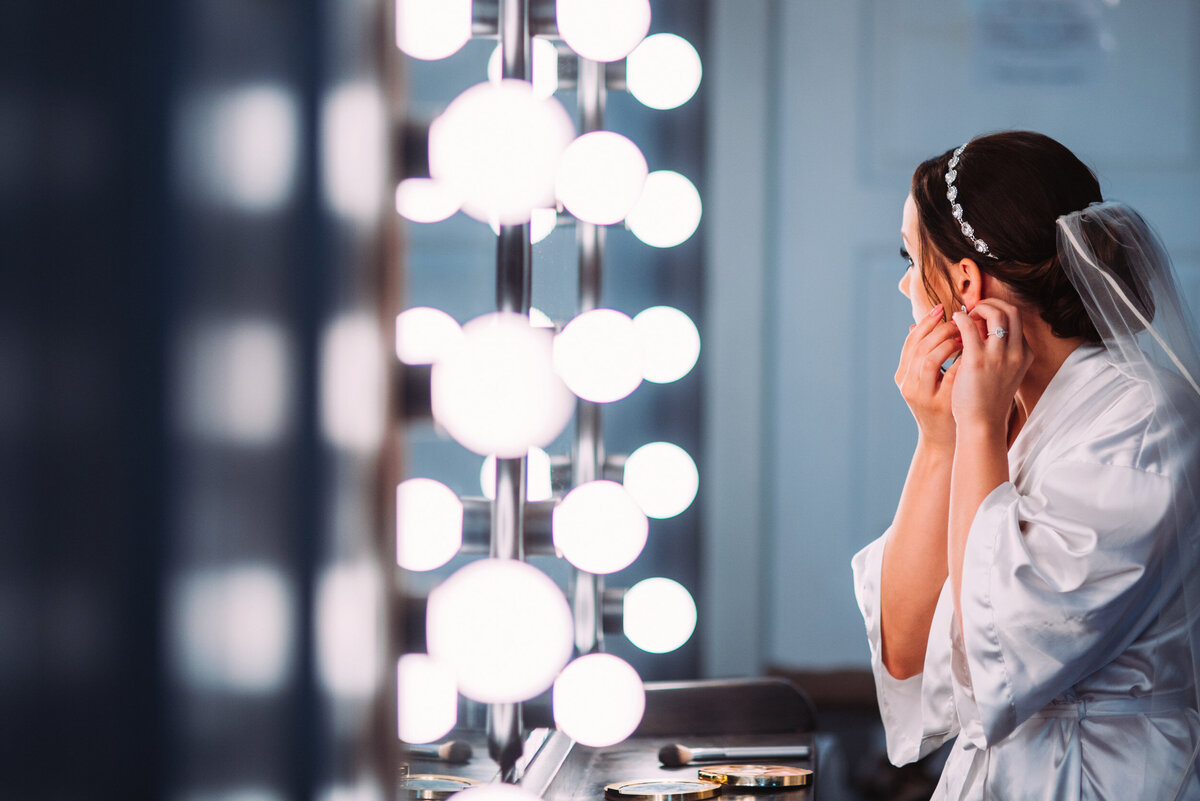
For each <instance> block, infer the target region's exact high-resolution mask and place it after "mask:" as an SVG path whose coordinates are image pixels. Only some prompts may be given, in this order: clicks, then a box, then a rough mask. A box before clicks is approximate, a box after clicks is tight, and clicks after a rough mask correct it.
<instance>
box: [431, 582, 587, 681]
mask: <svg viewBox="0 0 1200 801" xmlns="http://www.w3.org/2000/svg"><path fill="white" fill-rule="evenodd" d="M573 631H574V622H573V621H572V618H571V610H570V607H569V606H568V605H567V599H566V597H564V596H563V593H562V590H560V589H559V588H558V586H557V585H556V584H555V583H554V582H553V581H552V580H551V579H550V577H549V576H547V575H546V574H545V573H542V572H541V571H540V570H538V569H537V568H535V567H533V566H532V565H529V564H527V563H525V562H520V561H517V560H515V559H481V560H479V561H477V562H472V563H471V564H469V565H467V566H466V567H464V568H462V569H461V570H459V571H458V572H456V573H455V574H454V575H452V576H450V578H448V579H446V580H445V581H444V582H442V583H441V584H439V585H438V586H437V587H435V588H434V589H433V590H432V591H431V592H430V593H429V603H428V607H427V611H426V639H427V641H428V644H429V655H430V656H431V657H433V658H434V659H436V660H438V661H439V662H441V663H442V664H444V665H446V666H447V667H448V668H449V669H450V670H451V671H452V672H453V673H454V675H455V677H456V679H457V683H458V689H459V692H461V693H462V694H463V695H465V696H466V697H468V698H471V699H472V700H475V701H481V702H483V703H497V704H504V703H516V702H518V701H525V700H528V699H530V698H532V697H534V696H535V695H537V694H538V693H541V692H543V691H544V690H546V689H548V688H549V687H550V685H551V684H552V683H553V682H554V677H555V676H556V675H558V672H559V671H560V670H562V667H563V665H565V664H566V663H567V660H568V659H569V658H570V656H571V648H572V645H573Z"/></svg>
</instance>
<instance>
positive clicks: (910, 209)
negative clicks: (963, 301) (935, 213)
mask: <svg viewBox="0 0 1200 801" xmlns="http://www.w3.org/2000/svg"><path fill="white" fill-rule="evenodd" d="M900 238H901V240H902V241H903V243H904V251H905V252H906V253H907V254H908V257H909V261H908V269H907V270H905V271H904V277H903V278H901V279H900V294H902V295H904V296H905V297H906V298H908V301H909V303H910V304H911V305H912V316H913V322H920V321H921V320H922V319H923V318H924V317H925V316H926V315H927V314H929V310H930V309H932V308H933V304H932V303H930V302H929V298H928V297H926V295H925V282H924V281H922V280H921V268H920V267H919V266H918V265H919V264H920V263H921V254H920V252H919V250H918V248H919V244H918V237H917V203H916V201H914V200H913V197H912V195H909V196H908V197H907V198H906V199H905V201H904V217H903V219H902V220H901V222H900Z"/></svg>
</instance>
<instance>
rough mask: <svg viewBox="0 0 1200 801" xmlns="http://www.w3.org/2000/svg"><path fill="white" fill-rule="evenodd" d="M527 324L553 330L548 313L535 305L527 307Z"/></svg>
mask: <svg viewBox="0 0 1200 801" xmlns="http://www.w3.org/2000/svg"><path fill="white" fill-rule="evenodd" d="M529 324H530V325H532V326H533V327H534V328H549V329H551V330H554V321H553V320H551V319H550V315H548V314H546V313H545V312H544V311H542V310H541V309H539V308H538V307H537V306H532V307H530V309H529Z"/></svg>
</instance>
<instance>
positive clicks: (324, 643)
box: [316, 561, 382, 699]
mask: <svg viewBox="0 0 1200 801" xmlns="http://www.w3.org/2000/svg"><path fill="white" fill-rule="evenodd" d="M381 596H382V589H381V587H380V584H379V574H378V572H377V571H376V569H375V567H374V565H372V564H370V563H368V562H366V561H358V562H350V561H345V562H342V563H339V564H335V565H332V566H330V567H328V568H326V569H325V570H324V571H323V573H322V574H321V576H320V578H319V579H318V581H317V593H316V618H317V619H316V629H317V631H316V639H317V649H316V650H317V674H318V675H319V676H320V677H321V680H322V682H323V683H324V685H325V687H326V689H328V691H329V692H330V693H331V694H333V695H335V696H341V697H346V698H354V699H365V698H369V697H371V696H372V695H373V694H374V692H375V690H376V688H377V687H378V686H379V681H380V678H381V676H380V668H381V667H382V665H381V664H380V662H379V659H380V651H379V644H380V642H381V639H380V632H379V627H380V615H379V610H380V603H381Z"/></svg>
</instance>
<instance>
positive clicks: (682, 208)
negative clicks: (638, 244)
mask: <svg viewBox="0 0 1200 801" xmlns="http://www.w3.org/2000/svg"><path fill="white" fill-rule="evenodd" d="M701 211H702V208H701V204H700V193H699V192H697V191H696V187H695V186H693V185H692V182H691V181H689V180H688V179H687V178H684V177H683V176H682V175H680V174H679V173H677V172H672V171H671V170H657V171H655V172H652V173H650V174H649V175H648V176H646V186H645V187H644V188H643V189H642V196H641V197H640V198H638V202H637V203H636V204H634V207H633V208H632V209H630V210H629V214H628V215H626V217H625V224H626V225H628V226H629V230H631V231H633V233H634V236H636V237H637V238H638V239H640V240H642V241H643V242H645V243H646V244H647V245H651V246H653V247H656V248H670V247H675V246H676V245H678V244H679V243H681V242H684V241H686V240H687V238H688V237H690V236H691V235H692V234H693V233H695V232H696V228H697V226H699V225H700V214H701Z"/></svg>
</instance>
